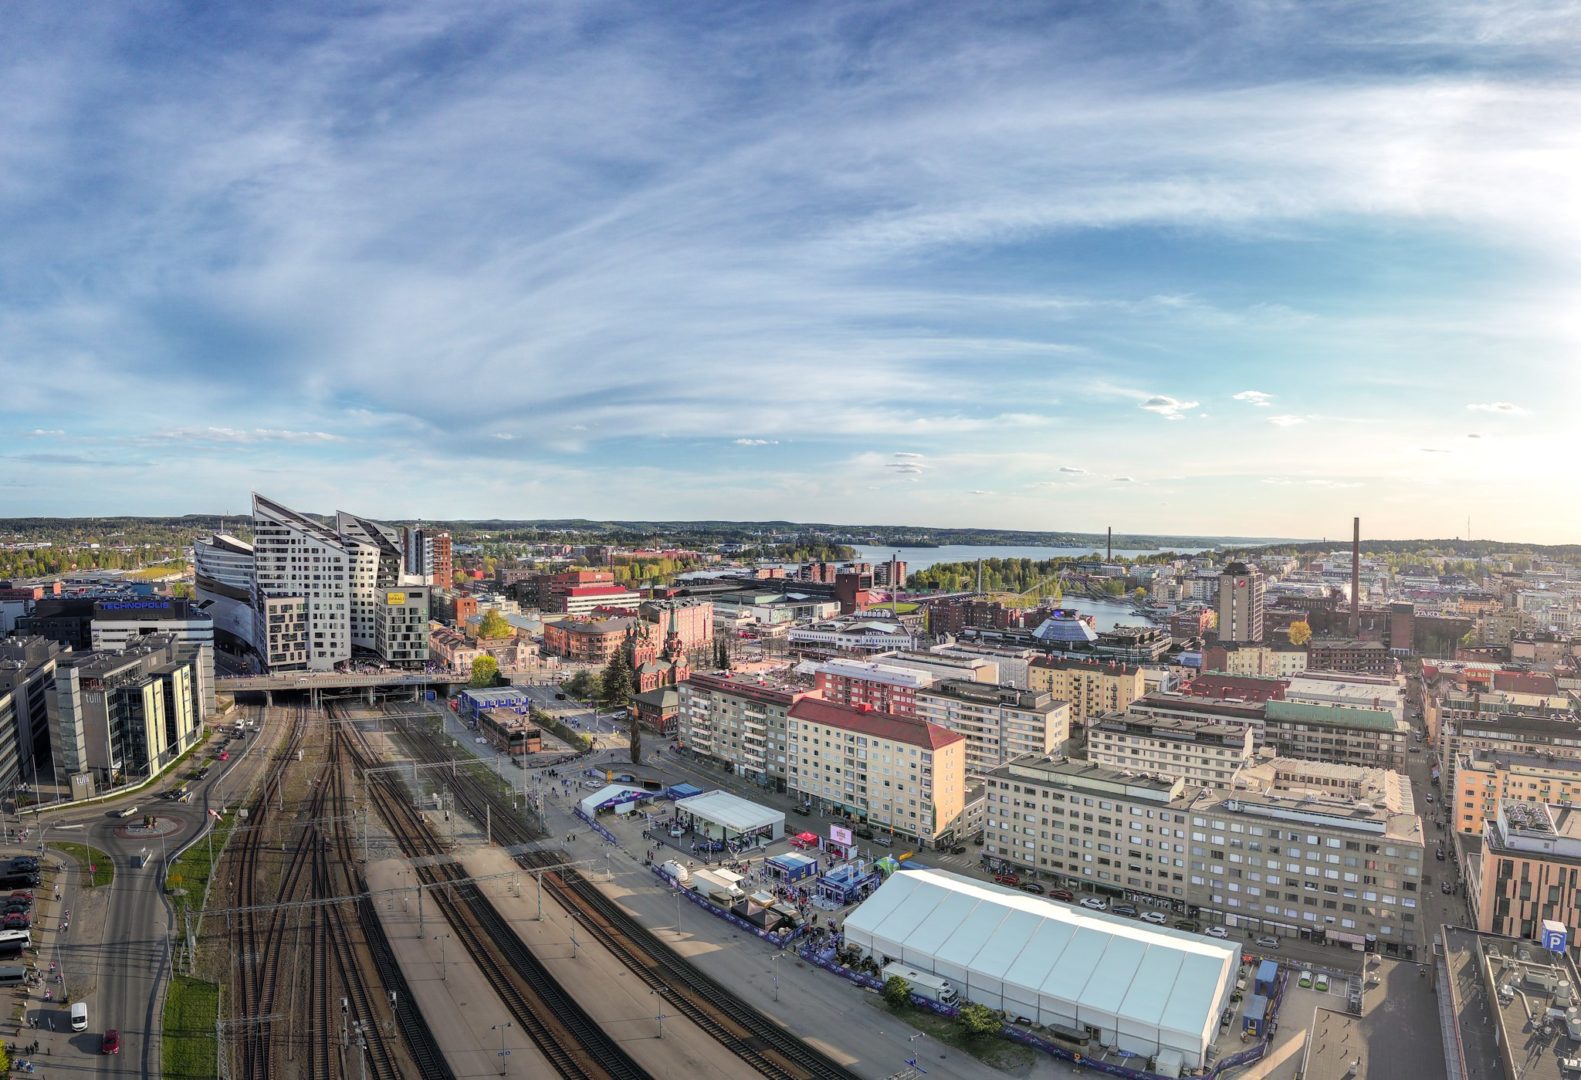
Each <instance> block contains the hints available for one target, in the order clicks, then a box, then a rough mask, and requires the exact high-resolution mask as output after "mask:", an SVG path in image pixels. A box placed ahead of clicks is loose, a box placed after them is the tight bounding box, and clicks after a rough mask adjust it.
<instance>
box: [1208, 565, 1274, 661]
mask: <svg viewBox="0 0 1581 1080" xmlns="http://www.w3.org/2000/svg"><path fill="white" fill-rule="evenodd" d="M1265 591H1266V584H1265V582H1264V581H1263V575H1262V571H1260V570H1258V569H1257V568H1256V567H1255V566H1248V565H1246V564H1245V563H1240V562H1235V563H1230V564H1229V565H1228V566H1226V567H1225V568H1224V570H1223V572H1222V573H1220V574H1219V640H1220V641H1226V642H1232V641H1233V642H1240V641H1248V642H1259V641H1262V640H1263V594H1264V592H1265Z"/></svg>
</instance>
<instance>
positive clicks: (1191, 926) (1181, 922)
mask: <svg viewBox="0 0 1581 1080" xmlns="http://www.w3.org/2000/svg"><path fill="white" fill-rule="evenodd" d="M1170 925H1171V926H1173V927H1174V928H1175V929H1176V930H1190V931H1191V932H1192V933H1193V934H1195V933H1197V932H1198V931H1199V930H1201V929H1202V926H1201V924H1199V923H1195V922H1192V921H1191V920H1190V919H1176V920H1175V921H1174V922H1172V923H1170Z"/></svg>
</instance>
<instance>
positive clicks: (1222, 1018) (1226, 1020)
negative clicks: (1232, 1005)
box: [1219, 1009, 1235, 1028]
mask: <svg viewBox="0 0 1581 1080" xmlns="http://www.w3.org/2000/svg"><path fill="white" fill-rule="evenodd" d="M1234 1019H1235V1010H1234V1009H1225V1010H1224V1011H1223V1012H1221V1013H1220V1014H1219V1026H1220V1027H1221V1028H1227V1027H1229V1026H1230V1021H1232V1020H1234Z"/></svg>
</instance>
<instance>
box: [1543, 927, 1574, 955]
mask: <svg viewBox="0 0 1581 1080" xmlns="http://www.w3.org/2000/svg"><path fill="white" fill-rule="evenodd" d="M1542 941H1543V948H1544V949H1546V950H1547V951H1549V952H1551V953H1562V952H1564V951H1565V950H1566V949H1567V948H1569V947H1570V928H1569V927H1568V926H1566V925H1565V924H1564V923H1562V922H1559V921H1557V920H1555V919H1544V920H1543V938H1542Z"/></svg>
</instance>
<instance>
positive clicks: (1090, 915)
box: [843, 869, 1240, 1068]
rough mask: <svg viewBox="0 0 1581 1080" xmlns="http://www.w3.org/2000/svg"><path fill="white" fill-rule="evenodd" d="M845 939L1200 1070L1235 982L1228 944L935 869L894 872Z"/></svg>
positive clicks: (1124, 1046) (994, 999)
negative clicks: (1172, 1056) (1171, 1056)
mask: <svg viewBox="0 0 1581 1080" xmlns="http://www.w3.org/2000/svg"><path fill="white" fill-rule="evenodd" d="M843 929H844V931H845V940H846V943H847V944H848V945H852V946H855V947H856V948H858V949H860V950H862V951H863V952H864V953H865V954H868V955H872V956H874V957H876V958H878V959H880V960H883V959H885V958H887V959H889V960H900V961H904V962H905V963H906V964H908V965H910V966H911V967H914V968H916V969H918V970H919V971H925V972H929V973H931V974H934V975H938V976H940V977H941V978H945V979H948V980H949V981H950V982H951V983H952V984H953V985H954V986H955V988H956V990H957V992H958V993H960V994H961V996H962V997H964V998H966V999H967V1000H968V1001H973V1002H976V1003H978V1004H980V1005H987V1006H988V1007H989V1008H991V1009H996V1010H1001V1011H1003V1012H1006V1013H1008V1014H1010V1016H1012V1017H1026V1018H1027V1019H1029V1020H1031V1021H1033V1022H1034V1023H1037V1024H1043V1025H1059V1026H1060V1027H1064V1028H1069V1029H1073V1030H1075V1031H1090V1032H1091V1034H1092V1037H1093V1038H1095V1039H1097V1040H1098V1041H1099V1042H1101V1043H1102V1044H1104V1045H1105V1046H1112V1047H1116V1048H1118V1049H1121V1050H1127V1051H1130V1052H1131V1053H1135V1054H1140V1055H1143V1056H1146V1057H1152V1056H1155V1055H1158V1054H1167V1053H1168V1052H1169V1051H1171V1050H1173V1051H1177V1052H1178V1053H1179V1054H1180V1055H1181V1056H1182V1057H1183V1058H1184V1059H1185V1062H1186V1064H1187V1065H1188V1066H1189V1067H1191V1068H1196V1067H1199V1066H1201V1065H1202V1064H1203V1063H1204V1061H1205V1060H1206V1057H1207V1051H1208V1047H1209V1046H1210V1045H1212V1043H1213V1040H1214V1037H1215V1036H1216V1035H1217V1033H1218V1017H1219V1012H1220V1010H1221V1009H1223V1008H1224V1007H1225V1005H1227V1004H1228V1003H1229V998H1230V994H1231V992H1232V991H1233V989H1234V984H1235V972H1236V968H1237V966H1238V964H1239V962H1240V949H1239V947H1238V946H1236V945H1235V944H1234V943H1233V942H1225V941H1215V940H1213V939H1212V938H1208V937H1203V936H1201V935H1198V934H1190V933H1186V932H1184V931H1180V930H1171V929H1165V928H1163V927H1156V926H1149V925H1148V924H1146V923H1142V922H1137V921H1136V920H1134V919H1125V918H1121V917H1119V916H1115V915H1108V914H1105V913H1101V912H1094V911H1087V910H1086V909H1084V908H1079V907H1072V906H1069V905H1065V904H1059V903H1055V902H1054V901H1051V900H1045V899H1043V898H1042V897H1039V896H1032V895H1029V894H1027V893H1023V892H1018V891H1015V890H1012V889H1006V888H1003V887H1001V886H998V885H990V884H987V883H985V882H980V881H973V880H971V879H970V878H965V877H961V876H960V875H958V874H951V873H949V872H947V871H943V870H931V869H926V870H924V869H919V870H902V871H900V872H899V873H896V874H894V875H892V876H891V877H890V879H889V880H888V881H886V882H885V883H884V884H883V885H882V886H881V887H880V888H879V889H878V891H877V892H875V893H874V894H873V895H872V896H871V897H869V898H868V899H867V900H866V902H864V903H863V904H862V906H861V907H859V908H857V909H856V910H855V911H853V912H852V913H851V914H850V916H849V917H847V918H846V920H845V924H844V927H843Z"/></svg>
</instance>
